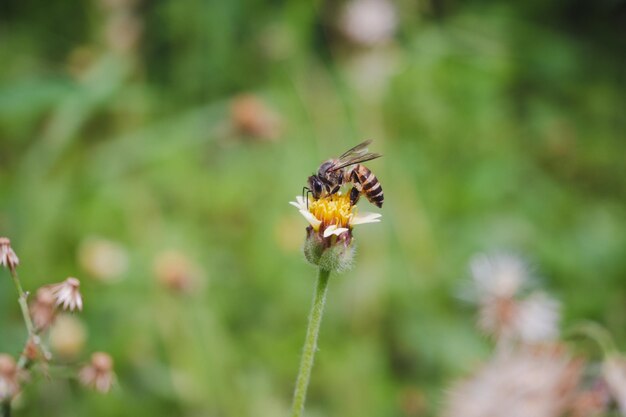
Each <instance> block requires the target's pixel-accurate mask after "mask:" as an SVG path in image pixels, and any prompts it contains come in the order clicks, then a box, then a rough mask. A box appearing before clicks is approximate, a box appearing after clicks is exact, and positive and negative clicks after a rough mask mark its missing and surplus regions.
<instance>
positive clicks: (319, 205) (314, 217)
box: [289, 193, 382, 238]
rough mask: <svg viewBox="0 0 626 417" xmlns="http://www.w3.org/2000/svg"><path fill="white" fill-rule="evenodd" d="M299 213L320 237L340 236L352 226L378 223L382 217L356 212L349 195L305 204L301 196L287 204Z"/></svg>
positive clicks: (332, 196) (329, 197) (338, 194)
mask: <svg viewBox="0 0 626 417" xmlns="http://www.w3.org/2000/svg"><path fill="white" fill-rule="evenodd" d="M289 204H291V205H292V206H294V207H295V208H297V209H298V210H299V211H300V214H302V216H304V218H305V219H306V220H307V221H308V222H309V224H310V225H311V227H312V228H313V230H314V231H315V232H320V233H321V235H322V236H324V237H325V238H328V237H330V236H333V235H335V236H340V235H341V234H343V233H344V232H349V231H351V230H352V228H353V226H356V225H359V224H366V223H378V222H380V218H381V217H382V215H381V214H379V213H362V214H358V213H357V212H356V206H353V205H352V204H351V203H350V197H349V195H347V194H346V195H343V194H341V193H336V194H333V195H331V196H328V197H324V198H320V199H318V200H309V204H308V207H307V202H306V201H305V200H304V198H302V197H301V196H296V201H291V202H289Z"/></svg>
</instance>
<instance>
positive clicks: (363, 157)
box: [328, 153, 382, 171]
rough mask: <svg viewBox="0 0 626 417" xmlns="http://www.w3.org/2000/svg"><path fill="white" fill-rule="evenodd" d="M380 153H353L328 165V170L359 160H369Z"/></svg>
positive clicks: (378, 156)
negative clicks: (351, 155) (330, 165)
mask: <svg viewBox="0 0 626 417" xmlns="http://www.w3.org/2000/svg"><path fill="white" fill-rule="evenodd" d="M381 156H382V155H381V154H379V153H365V154H362V155H355V156H353V157H350V158H347V159H343V160H342V159H338V160H337V163H336V164H335V165H333V166H332V167H330V168H329V169H328V170H329V171H336V170H338V169H341V168H345V167H347V166H350V165H354V164H360V163H361V162H365V161H371V160H372V159H376V158H380V157H381Z"/></svg>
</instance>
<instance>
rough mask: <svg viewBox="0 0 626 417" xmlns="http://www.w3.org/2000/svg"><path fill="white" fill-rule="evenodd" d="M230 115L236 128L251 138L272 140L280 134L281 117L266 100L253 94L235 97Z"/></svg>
mask: <svg viewBox="0 0 626 417" xmlns="http://www.w3.org/2000/svg"><path fill="white" fill-rule="evenodd" d="M230 117H231V122H232V124H233V126H234V128H235V130H236V131H237V132H238V133H240V134H242V135H245V136H248V137H249V138H253V139H258V140H266V141H272V140H276V139H278V136H279V135H280V131H281V119H280V117H279V116H278V114H277V113H276V112H275V111H274V110H273V109H272V108H270V107H269V106H268V104H267V103H266V102H265V101H263V100H262V99H261V98H259V97H257V96H255V95H253V94H242V95H239V96H237V97H235V98H234V99H233V101H232V103H231V107H230Z"/></svg>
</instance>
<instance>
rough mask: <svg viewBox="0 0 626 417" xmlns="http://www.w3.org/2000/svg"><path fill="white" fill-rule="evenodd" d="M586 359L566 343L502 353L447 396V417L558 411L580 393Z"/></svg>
mask: <svg viewBox="0 0 626 417" xmlns="http://www.w3.org/2000/svg"><path fill="white" fill-rule="evenodd" d="M581 369H582V362H581V361H579V360H576V359H572V358H571V357H570V356H569V355H568V354H567V352H566V351H565V350H564V348H563V347H562V346H550V347H544V348H541V349H537V348H524V349H521V350H518V351H513V352H509V353H507V354H504V355H498V356H496V357H495V358H493V359H492V360H491V361H490V362H489V363H487V364H486V365H485V366H484V367H483V368H482V369H480V370H479V371H478V372H477V373H476V374H475V375H474V376H473V377H471V378H469V379H468V380H466V381H462V382H460V383H458V384H457V385H456V387H454V388H453V389H452V391H451V392H450V394H449V396H448V404H447V407H446V410H445V412H444V413H443V415H444V416H445V417H461V416H462V417H485V416H507V417H559V416H562V415H563V413H564V412H565V410H566V409H567V407H568V404H569V403H570V401H571V400H572V398H574V396H575V394H576V388H577V386H578V383H579V379H580V375H581Z"/></svg>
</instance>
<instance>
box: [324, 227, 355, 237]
mask: <svg viewBox="0 0 626 417" xmlns="http://www.w3.org/2000/svg"><path fill="white" fill-rule="evenodd" d="M348 230H349V229H346V228H345V227H337V225H335V224H331V225H330V226H328V227H327V228H326V229H325V230H324V237H329V236H331V235H337V236H339V235H340V234H342V233H343V232H347V231H348Z"/></svg>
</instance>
